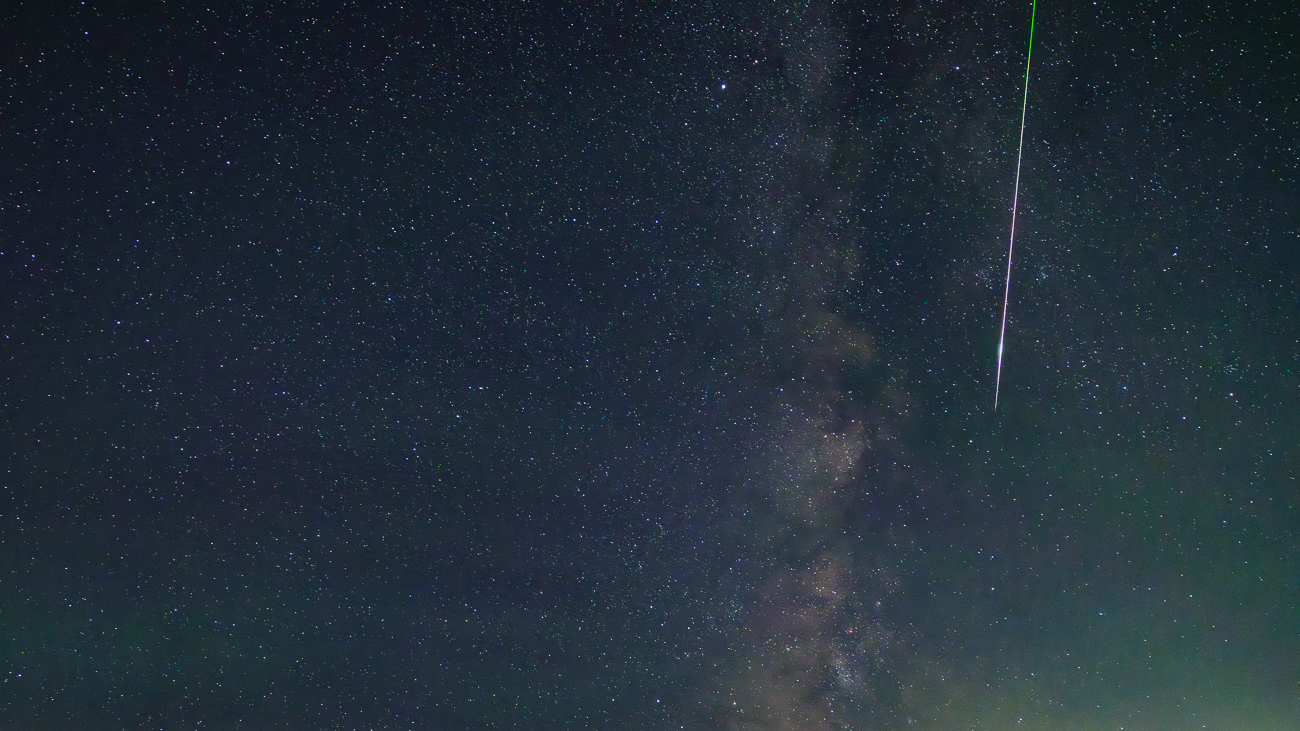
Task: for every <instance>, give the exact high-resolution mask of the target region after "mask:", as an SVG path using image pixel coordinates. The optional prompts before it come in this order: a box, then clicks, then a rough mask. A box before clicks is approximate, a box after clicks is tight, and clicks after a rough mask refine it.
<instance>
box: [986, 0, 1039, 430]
mask: <svg viewBox="0 0 1300 731" xmlns="http://www.w3.org/2000/svg"><path fill="white" fill-rule="evenodd" d="M1037 13H1038V0H1033V7H1032V9H1031V10H1030V11H1029V50H1028V51H1026V52H1025V96H1024V99H1023V101H1021V103H1020V149H1018V150H1017V151H1016V189H1015V193H1014V194H1013V195H1012V197H1011V243H1010V244H1008V245H1007V286H1006V289H1005V290H1003V292H1002V334H1001V335H999V336H998V375H997V379H996V380H995V381H994V384H993V410H994V411H997V410H998V394H999V392H1000V391H1001V390H1002V347H1003V346H1004V345H1005V344H1006V342H1007V304H1008V303H1009V302H1010V301H1011V255H1012V254H1013V253H1014V252H1015V249H1016V209H1017V208H1018V206H1019V204H1020V160H1021V158H1022V157H1023V156H1024V153H1025V112H1026V110H1028V109H1029V59H1030V58H1031V57H1032V56H1033V53H1034V16H1035V15H1037Z"/></svg>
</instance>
